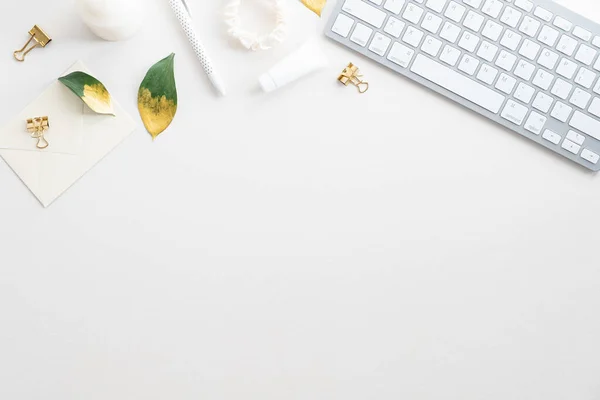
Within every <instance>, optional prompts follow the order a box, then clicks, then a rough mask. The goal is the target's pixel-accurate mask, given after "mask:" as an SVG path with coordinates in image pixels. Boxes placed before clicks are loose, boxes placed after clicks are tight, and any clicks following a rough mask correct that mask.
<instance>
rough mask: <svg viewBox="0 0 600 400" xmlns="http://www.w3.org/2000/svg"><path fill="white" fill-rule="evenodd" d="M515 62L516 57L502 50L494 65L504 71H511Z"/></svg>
mask: <svg viewBox="0 0 600 400" xmlns="http://www.w3.org/2000/svg"><path fill="white" fill-rule="evenodd" d="M516 62H517V57H516V56H514V55H512V54H511V53H509V52H507V51H506V50H502V51H501V52H500V55H499V56H498V59H497V60H496V65H497V66H499V67H500V68H502V69H503V70H505V71H512V69H513V67H514V66H515V63H516Z"/></svg>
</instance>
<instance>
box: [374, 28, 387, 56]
mask: <svg viewBox="0 0 600 400" xmlns="http://www.w3.org/2000/svg"><path fill="white" fill-rule="evenodd" d="M391 43H392V39H390V38H389V37H387V36H385V35H382V34H381V33H379V32H377V33H376V34H375V36H374V37H373V40H372V41H371V44H370V45H369V50H371V51H372V52H373V53H375V54H377V55H380V56H383V55H384V54H385V52H386V51H387V49H388V47H390V44H391Z"/></svg>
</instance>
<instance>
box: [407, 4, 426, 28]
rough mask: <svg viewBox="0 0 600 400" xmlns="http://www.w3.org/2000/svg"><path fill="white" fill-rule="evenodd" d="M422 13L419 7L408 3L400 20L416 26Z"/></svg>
mask: <svg viewBox="0 0 600 400" xmlns="http://www.w3.org/2000/svg"><path fill="white" fill-rule="evenodd" d="M423 12H424V10H423V9H422V8H421V7H419V6H416V5H414V4H410V3H409V4H408V6H407V7H406V10H404V14H402V18H404V19H405V20H407V21H409V22H412V23H413V24H415V25H417V24H418V23H419V21H420V20H421V17H422V16H423Z"/></svg>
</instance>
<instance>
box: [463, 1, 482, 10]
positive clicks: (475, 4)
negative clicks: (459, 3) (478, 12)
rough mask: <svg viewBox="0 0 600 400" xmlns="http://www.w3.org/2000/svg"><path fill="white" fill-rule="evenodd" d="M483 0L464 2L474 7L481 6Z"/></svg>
mask: <svg viewBox="0 0 600 400" xmlns="http://www.w3.org/2000/svg"><path fill="white" fill-rule="evenodd" d="M481 2H482V0H463V3H465V4H466V5H468V6H471V7H473V8H479V7H480V6H481Z"/></svg>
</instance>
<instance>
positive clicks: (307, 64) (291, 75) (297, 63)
mask: <svg viewBox="0 0 600 400" xmlns="http://www.w3.org/2000/svg"><path fill="white" fill-rule="evenodd" d="M327 64H328V61H327V57H325V53H323V50H322V49H321V46H320V45H319V43H318V42H317V40H316V39H310V40H308V41H307V42H306V43H304V44H303V45H302V46H301V47H300V48H299V49H298V50H296V51H295V52H293V53H292V54H290V55H288V56H287V57H285V58H284V59H283V60H281V61H280V62H279V63H277V64H276V65H275V66H274V67H273V68H271V69H270V70H269V71H268V72H267V73H266V74H263V75H261V77H260V78H259V79H258V82H259V83H260V86H261V87H262V88H263V90H264V91H265V92H272V91H273V90H275V89H279V88H280V87H283V86H285V85H287V84H288V83H291V82H294V81H295V80H298V79H300V78H302V77H303V76H305V75H308V74H310V73H311V72H314V71H317V70H319V69H321V68H325V67H326V66H327Z"/></svg>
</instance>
